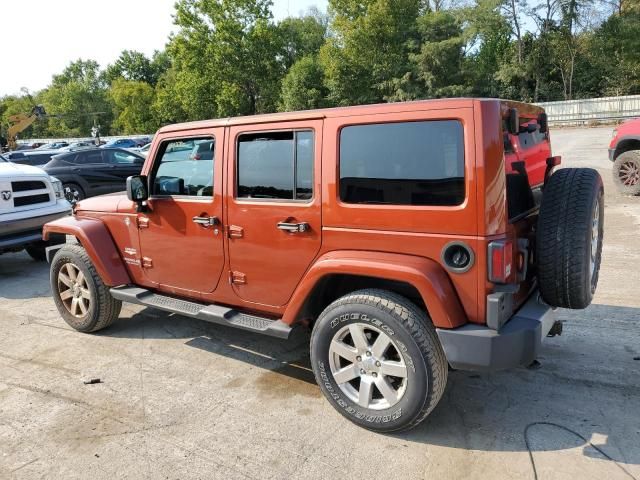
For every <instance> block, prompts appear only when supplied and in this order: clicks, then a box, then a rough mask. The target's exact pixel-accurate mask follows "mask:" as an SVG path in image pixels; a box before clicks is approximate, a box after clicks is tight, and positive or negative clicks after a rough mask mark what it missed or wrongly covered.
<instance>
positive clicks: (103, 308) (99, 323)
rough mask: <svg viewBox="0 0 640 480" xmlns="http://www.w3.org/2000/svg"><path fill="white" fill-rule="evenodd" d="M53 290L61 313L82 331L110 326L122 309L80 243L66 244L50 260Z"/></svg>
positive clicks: (71, 324) (70, 323) (75, 327)
mask: <svg viewBox="0 0 640 480" xmlns="http://www.w3.org/2000/svg"><path fill="white" fill-rule="evenodd" d="M50 280H51V291H52V294H53V300H54V302H55V304H56V307H57V308H58V312H60V315H61V316H62V318H63V319H64V321H65V322H67V323H68V324H69V325H70V326H71V327H73V328H74V329H76V330H78V331H80V332H96V331H98V330H101V329H103V328H106V327H108V326H109V325H111V324H112V323H113V322H114V320H115V319H116V318H118V315H119V314H120V309H121V308H122V302H120V301H119V300H116V299H114V298H113V297H112V296H111V294H110V293H109V288H108V287H107V286H106V285H105V284H104V283H103V281H102V279H101V278H100V276H99V275H98V272H97V271H96V269H95V267H94V266H93V263H91V259H90V258H89V256H88V255H87V252H86V251H85V250H84V248H82V247H81V246H80V245H65V246H64V247H62V248H61V249H60V250H59V251H58V253H56V255H55V257H53V261H52V262H51V275H50Z"/></svg>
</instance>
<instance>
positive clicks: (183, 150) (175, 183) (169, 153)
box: [152, 138, 215, 197]
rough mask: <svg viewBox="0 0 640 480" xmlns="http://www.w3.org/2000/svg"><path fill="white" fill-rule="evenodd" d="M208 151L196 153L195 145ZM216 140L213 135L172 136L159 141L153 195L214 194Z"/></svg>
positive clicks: (197, 195) (205, 195)
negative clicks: (205, 136)
mask: <svg viewBox="0 0 640 480" xmlns="http://www.w3.org/2000/svg"><path fill="white" fill-rule="evenodd" d="M196 145H197V146H199V147H200V148H202V149H203V150H206V151H207V152H209V153H208V154H207V155H204V156H202V155H194V154H193V151H194V146H196ZM214 148H215V141H214V139H212V138H196V139H193V138H190V139H187V140H171V141H168V142H164V143H163V144H162V145H160V150H159V154H158V157H157V162H156V163H157V166H156V170H155V176H154V180H153V186H152V192H153V195H186V196H192V197H212V196H213V164H214V151H215V150H214Z"/></svg>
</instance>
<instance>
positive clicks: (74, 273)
mask: <svg viewBox="0 0 640 480" xmlns="http://www.w3.org/2000/svg"><path fill="white" fill-rule="evenodd" d="M66 267H67V275H69V278H70V279H71V280H72V281H74V282H75V281H76V279H77V277H78V272H77V271H76V268H75V266H73V265H71V264H70V263H67V265H66Z"/></svg>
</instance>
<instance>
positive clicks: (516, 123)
mask: <svg viewBox="0 0 640 480" xmlns="http://www.w3.org/2000/svg"><path fill="white" fill-rule="evenodd" d="M507 129H508V130H509V133H510V134H511V135H518V133H520V116H519V115H518V110H517V109H515V108H510V109H509V117H508V118H507Z"/></svg>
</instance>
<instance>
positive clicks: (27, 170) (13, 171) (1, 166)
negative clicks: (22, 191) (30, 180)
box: [0, 162, 48, 178]
mask: <svg viewBox="0 0 640 480" xmlns="http://www.w3.org/2000/svg"><path fill="white" fill-rule="evenodd" d="M18 175H19V176H21V177H25V176H28V177H31V176H33V177H48V175H47V174H46V172H45V171H44V170H42V169H41V168H38V167H32V166H31V165H20V164H18V163H11V162H0V177H4V178H6V177H15V176H18Z"/></svg>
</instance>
